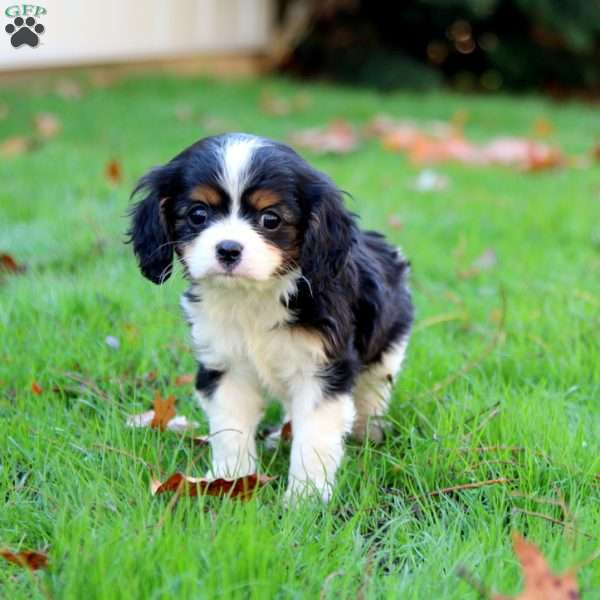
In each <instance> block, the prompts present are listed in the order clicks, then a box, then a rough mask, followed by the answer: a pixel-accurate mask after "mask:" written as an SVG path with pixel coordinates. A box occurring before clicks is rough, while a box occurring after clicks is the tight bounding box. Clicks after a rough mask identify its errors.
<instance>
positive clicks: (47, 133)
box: [33, 113, 62, 140]
mask: <svg viewBox="0 0 600 600" xmlns="http://www.w3.org/2000/svg"><path fill="white" fill-rule="evenodd" d="M33 124H34V126H35V130H36V132H37V133H38V135H39V136H40V137H41V138H43V139H45V140H49V139H51V138H53V137H54V136H56V135H58V134H59V133H60V130H61V129H62V124H61V122H60V120H59V119H58V117H57V116H56V115H53V114H52V113H37V114H36V115H35V116H34V117H33Z"/></svg>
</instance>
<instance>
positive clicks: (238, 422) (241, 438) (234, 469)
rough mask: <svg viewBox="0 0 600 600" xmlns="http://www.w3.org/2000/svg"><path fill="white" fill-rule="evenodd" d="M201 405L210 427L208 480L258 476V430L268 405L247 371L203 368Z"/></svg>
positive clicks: (199, 378)
mask: <svg viewBox="0 0 600 600" xmlns="http://www.w3.org/2000/svg"><path fill="white" fill-rule="evenodd" d="M196 388H197V395H198V401H199V403H200V406H201V407H202V408H203V409H204V412H205V413H206V416H207V418H208V422H209V426H210V445H211V448H212V466H211V469H210V471H209V473H208V474H207V476H208V477H214V478H217V477H226V478H233V477H243V476H244V475H250V474H252V473H255V472H256V439H255V436H256V428H257V426H258V423H259V422H260V419H261V417H262V414H263V410H264V401H263V398H262V396H261V394H260V391H259V388H258V385H257V384H256V382H255V381H254V378H253V377H252V376H251V375H250V374H249V373H246V372H243V371H237V372H236V371H226V372H223V373H222V372H219V371H211V370H206V369H203V368H202V367H200V370H199V372H198V376H197V379H196Z"/></svg>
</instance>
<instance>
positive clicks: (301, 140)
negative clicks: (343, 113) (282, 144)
mask: <svg viewBox="0 0 600 600" xmlns="http://www.w3.org/2000/svg"><path fill="white" fill-rule="evenodd" d="M291 141H292V143H293V144H295V145H296V146H299V147H301V148H306V149H307V150H311V151H313V152H315V153H318V154H347V153H349V152H353V151H355V150H356V149H357V148H358V147H359V144H360V139H359V136H358V134H357V133H356V131H355V129H354V127H352V125H350V123H348V122H347V121H344V120H343V119H338V120H336V121H332V122H331V123H329V124H328V125H326V126H325V127H320V128H314V129H305V130H303V131H297V132H295V133H293V134H292V135H291Z"/></svg>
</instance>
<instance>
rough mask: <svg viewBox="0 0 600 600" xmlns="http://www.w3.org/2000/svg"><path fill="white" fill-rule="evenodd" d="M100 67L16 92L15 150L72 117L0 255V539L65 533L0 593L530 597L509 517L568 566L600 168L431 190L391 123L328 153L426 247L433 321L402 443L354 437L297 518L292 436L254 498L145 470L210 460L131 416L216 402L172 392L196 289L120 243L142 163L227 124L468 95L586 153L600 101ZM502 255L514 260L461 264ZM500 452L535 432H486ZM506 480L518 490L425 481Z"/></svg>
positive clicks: (321, 118) (400, 391) (7, 99)
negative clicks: (461, 570) (69, 86)
mask: <svg viewBox="0 0 600 600" xmlns="http://www.w3.org/2000/svg"><path fill="white" fill-rule="evenodd" d="M82 81H83V87H84V96H83V98H82V99H80V100H71V101H69V100H65V99H63V98H61V97H59V96H57V95H56V94H54V93H53V91H52V90H53V85H52V82H51V81H46V80H44V81H40V82H38V83H36V84H33V85H29V86H21V87H15V88H6V87H5V88H4V89H3V90H2V91H1V93H0V100H1V102H2V103H4V104H6V106H7V107H8V108H9V114H8V116H7V118H5V119H4V120H2V121H0V140H2V139H4V138H7V137H10V136H13V135H20V134H23V133H27V132H28V131H30V130H31V119H32V117H33V115H34V114H35V113H36V112H40V111H46V112H51V113H54V114H56V115H57V116H58V117H59V118H60V119H61V120H62V122H63V131H62V133H61V134H60V135H59V136H57V137H56V138H55V139H53V140H51V141H49V142H48V143H47V144H45V145H44V146H43V147H42V148H41V149H39V150H37V151H35V152H31V153H29V154H26V155H21V156H18V157H15V158H10V159H8V158H3V159H1V162H0V181H1V182H2V183H1V184H0V252H10V253H11V254H12V255H13V256H14V257H15V258H16V259H17V260H18V261H20V262H23V263H25V264H26V265H27V267H28V269H27V272H26V273H24V274H23V275H19V276H10V277H4V278H3V280H2V283H1V284H0V340H1V341H0V460H1V465H0V493H1V498H2V504H1V505H0V546H8V547H11V548H15V549H17V548H24V549H26V548H41V547H46V546H47V547H49V553H50V560H51V568H50V569H49V570H48V571H47V572H38V573H36V574H35V576H34V577H32V576H30V575H29V574H28V573H26V572H24V571H22V570H19V569H16V568H15V567H13V566H11V565H8V564H4V563H2V564H0V596H2V597H5V598H11V599H12V600H17V599H25V598H31V597H33V598H43V597H44V595H45V596H46V597H52V598H55V599H63V598H64V599H80V598H86V599H90V600H91V599H96V598H97V599H101V598H102V599H106V600H109V599H110V600H114V599H117V598H124V599H132V598H157V599H158V598H174V597H177V598H318V597H319V594H322V597H323V598H355V597H362V598H414V599H430V598H444V599H446V598H447V599H457V600H458V599H460V600H465V599H475V598H477V597H478V596H477V593H476V592H475V591H473V590H472V589H471V588H470V587H469V586H468V585H467V584H466V583H464V582H463V581H462V580H461V579H460V578H459V577H458V576H457V574H456V572H457V568H458V567H459V566H461V565H464V566H466V567H467V568H468V569H470V571H471V572H472V573H473V574H474V576H475V577H476V578H478V579H480V580H482V581H483V582H484V584H485V586H487V587H489V588H494V589H496V590H501V591H503V592H504V593H515V592H516V591H517V590H518V589H520V575H519V569H518V566H517V564H516V560H515V558H514V555H513V554H512V550H511V546H510V532H511V531H512V530H519V531H521V532H523V533H525V534H526V535H527V536H528V537H529V538H531V539H532V540H534V541H535V542H536V543H538V544H539V545H540V546H541V548H542V549H543V551H544V553H545V554H546V555H547V556H548V557H549V560H550V562H551V564H552V565H553V567H555V568H556V569H563V568H566V567H568V566H570V565H572V564H575V563H577V562H578V561H581V560H584V559H585V558H586V557H587V556H588V555H589V554H590V553H591V552H593V551H594V550H596V549H597V548H598V547H599V546H600V480H599V478H598V474H600V451H599V450H600V448H599V446H600V444H599V440H600V411H599V406H598V404H599V400H600V342H599V335H598V329H599V327H600V248H599V245H600V241H599V240H600V169H599V168H598V167H597V166H596V167H592V168H586V169H576V168H570V169H566V170H561V171H556V172H546V173H539V174H535V175H531V174H529V175H528V174H521V173H518V172H514V171H510V170H505V169H501V168H485V169H474V168H473V169H470V168H466V167H460V166H444V167H441V168H439V169H438V170H439V171H441V172H443V173H445V174H447V175H448V176H449V177H450V179H451V187H450V189H448V190H447V191H444V192H431V193H419V192H415V191H412V190H411V182H412V181H413V179H414V177H415V176H416V174H417V170H416V169H415V168H414V167H412V166H410V165H409V164H408V163H407V162H406V160H405V159H404V158H402V157H399V156H398V155H394V154H390V153H386V152H385V151H383V150H382V149H381V148H380V146H379V145H378V143H376V142H374V141H371V142H368V143H367V144H366V145H365V146H364V147H363V148H362V149H360V150H359V151H358V152H356V153H354V154H352V155H348V156H343V157H314V156H310V155H308V158H309V159H311V160H312V161H313V162H314V163H315V164H316V165H317V166H318V167H320V168H321V169H323V170H325V171H327V172H328V173H329V174H330V175H331V176H332V177H333V179H334V180H335V181H336V182H337V183H338V184H339V185H340V186H341V187H342V188H344V189H345V190H348V191H350V192H351V193H352V194H353V200H351V201H350V205H351V208H352V209H353V210H355V211H356V212H358V213H359V214H360V215H361V217H362V220H363V223H364V224H365V225H366V226H368V227H372V228H377V229H380V230H382V231H384V232H385V233H386V234H387V235H388V236H389V238H390V239H391V240H392V241H393V242H395V243H400V244H401V245H402V246H403V248H404V249H405V251H406V253H407V254H408V255H409V257H410V258H411V259H412V261H413V265H414V270H413V286H414V292H415V294H414V295H415V302H416V306H417V315H418V316H417V323H416V330H415V334H414V337H413V340H412V345H411V347H410V351H409V356H408V361H407V363H406V368H405V371H404V373H403V376H402V378H401V381H400V383H399V385H398V388H397V391H396V394H395V397H394V402H393V405H392V410H391V418H392V420H393V423H394V428H395V434H394V436H393V437H392V438H390V439H389V440H388V441H387V442H386V443H385V445H383V446H382V447H373V446H366V447H360V446H359V445H356V444H350V446H349V449H348V453H347V458H346V460H345V462H344V465H343V467H342V469H341V472H340V480H339V484H338V486H337V490H336V494H335V498H334V499H333V501H332V502H331V504H330V505H329V506H327V507H321V506H319V505H310V504H309V505H306V506H303V507H301V508H299V509H297V510H288V509H286V508H285V506H284V505H283V502H282V491H283V489H284V486H285V477H286V468H287V454H288V448H286V447H281V448H279V449H277V450H267V449H264V448H263V449H262V451H261V452H262V465H263V468H264V470H265V471H267V472H268V473H269V474H270V475H276V476H277V477H278V478H277V480H276V481H275V482H274V484H273V485H271V486H270V487H268V488H265V489H264V490H262V491H261V492H260V493H259V495H258V496H257V497H256V498H255V499H253V500H252V501H250V502H248V503H238V502H232V501H227V500H219V499H189V498H183V499H181V500H180V501H179V503H178V504H177V505H176V506H175V507H172V506H171V505H170V504H169V498H168V497H157V498H153V497H151V496H150V493H149V478H150V473H149V470H148V468H147V467H146V466H145V465H144V463H143V461H147V462H148V463H150V464H152V465H154V468H155V469H160V471H161V472H162V474H163V475H164V474H170V473H171V472H173V471H175V470H177V469H181V470H184V471H186V472H188V473H190V474H195V475H200V474H201V473H203V471H204V470H205V467H206V459H207V452H206V450H202V449H200V450H199V449H197V448H196V449H195V448H192V447H191V445H190V442H189V441H186V440H185V439H182V438H181V437H178V436H176V435H174V434H170V433H158V432H155V431H150V430H135V431H133V430H130V429H127V428H126V427H125V425H124V421H125V417H126V415H128V414H131V413H134V412H139V411H141V410H143V409H145V407H146V406H147V405H148V404H149V403H150V402H151V398H152V397H153V394H154V392H155V391H156V390H160V391H161V392H163V393H164V394H167V393H175V394H176V395H177V398H178V406H179V410H180V412H183V413H184V414H187V415H188V416H193V418H195V419H201V415H200V411H199V410H198V409H197V408H196V407H195V406H194V404H193V402H192V393H191V392H192V390H191V386H190V387H175V386H174V379H175V377H176V376H177V375H179V374H182V373H188V372H191V371H192V370H193V368H194V361H193V358H192V355H191V354H190V352H189V350H188V341H187V330H186V326H185V324H184V322H183V319H182V318H181V316H180V311H179V308H178V296H179V293H180V292H181V291H182V289H183V288H184V283H183V282H182V281H181V278H178V277H175V278H172V280H171V281H169V282H168V284H166V285H165V286H164V287H162V288H159V287H155V286H153V285H152V284H150V283H149V282H147V281H146V280H144V279H143V278H142V277H141V275H139V273H138V272H137V270H136V266H135V262H134V259H133V257H132V254H131V249H130V248H129V247H127V246H125V245H123V243H122V241H123V239H124V230H125V229H126V226H127V224H126V219H125V218H124V214H125V212H126V209H127V206H128V202H129V200H128V195H129V191H130V190H131V189H132V186H133V184H134V182H135V180H136V178H137V177H139V176H140V175H141V174H142V173H143V172H144V171H145V170H147V169H148V168H149V167H150V166H152V165H155V164H159V163H161V162H164V161H166V160H168V159H169V158H171V157H172V156H173V155H174V154H175V153H177V152H178V151H179V150H180V149H182V148H183V147H184V146H186V145H188V144H190V143H191V142H193V141H195V140H196V139H197V138H199V137H201V136H203V135H205V134H207V133H210V132H212V131H210V130H211V128H212V127H213V126H214V127H217V128H218V127H222V128H227V129H231V130H245V131H251V132H256V133H259V134H264V135H267V136H272V137H275V138H278V139H285V138H286V137H287V136H288V135H289V134H290V133H291V132H292V131H293V130H294V129H297V128H300V127H306V126H313V125H316V124H322V123H325V122H327V121H328V120H330V119H332V118H336V117H343V118H346V119H348V120H350V121H351V122H354V123H357V124H362V123H364V122H366V121H367V120H368V119H369V118H370V117H371V116H372V115H373V114H374V113H377V112H388V113H391V114H394V115H398V116H410V117H414V118H417V119H423V120H426V119H450V118H451V117H452V115H453V114H454V113H455V112H456V111H457V110H463V111H466V113H467V114H468V117H469V120H468V124H467V133H468V134H469V135H471V136H472V137H474V138H476V139H482V140H483V139H488V138H489V137H491V136H493V135H498V134H515V135H524V134H528V133H530V132H531V128H532V124H533V123H534V121H535V119H536V118H539V117H544V118H546V119H548V120H549V121H550V122H551V123H552V124H553V126H554V128H555V132H554V133H553V134H552V135H551V141H554V142H556V143H560V144H561V145H562V146H563V147H564V148H565V149H566V150H567V151H568V152H569V153H571V154H581V153H583V152H586V151H588V150H589V148H590V147H591V146H592V144H593V143H594V142H595V141H596V140H597V139H599V137H600V117H599V115H598V111H597V109H594V108H592V107H588V106H584V105H579V104H563V105H560V106H559V105H553V104H550V103H548V102H547V101H545V100H543V99H538V98H509V97H496V98H464V97H461V96H454V95H448V94H437V95H431V96H421V95H405V94H403V95H389V96H381V95H377V94H375V93H372V92H366V91H353V90H350V89H341V88H329V87H322V86H300V85H297V84H292V83H289V82H285V81H278V80H255V81H249V82H238V83H222V82H221V83H219V82H215V81H208V80H204V79H177V78H167V77H147V78H142V79H130V80H124V81H122V82H120V83H116V84H115V85H113V86H111V87H108V88H94V87H93V86H91V85H88V84H87V83H86V81H87V80H86V79H85V77H83V80H82ZM264 88H268V89H270V90H272V91H273V92H274V93H277V94H283V95H284V96H292V95H293V94H295V93H296V92H298V91H299V90H302V91H303V92H306V93H307V94H308V95H309V97H310V100H311V102H310V104H309V106H308V107H306V108H305V109H304V110H301V111H298V112H295V113H293V114H291V115H288V116H286V117H275V116H271V115H267V114H264V113H263V112H261V110H260V107H259V98H260V94H261V90H263V89H264ZM181 106H184V107H186V106H187V107H190V108H191V109H192V115H191V118H190V119H189V120H187V121H182V120H179V119H177V118H176V116H175V115H176V113H177V112H182V109H181ZM113 157H116V158H118V159H119V160H120V161H121V163H122V166H123V173H124V181H123V183H122V184H120V185H118V186H116V187H111V185H109V184H108V183H107V182H106V181H105V178H104V174H103V171H104V167H105V165H106V163H107V162H108V161H109V160H110V159H111V158H113ZM391 214H393V215H396V216H398V217H399V218H400V219H401V221H402V222H403V224H404V226H403V228H402V229H401V230H398V229H396V228H392V227H391V226H390V225H389V222H388V219H389V215H391ZM488 248H491V249H493V250H494V251H495V252H496V253H497V255H498V264H497V266H495V267H494V268H492V269H490V270H487V271H485V272H483V273H482V274H481V275H479V276H477V277H473V278H469V279H461V278H459V277H457V272H459V271H461V270H464V269H465V268H468V266H469V265H470V264H471V262H472V261H473V259H475V258H476V257H477V256H479V255H481V254H482V252H484V251H485V250H486V249H488ZM503 296H504V298H505V304H506V318H505V324H504V327H503V329H502V331H501V332H500V333H498V327H499V325H498V320H499V319H498V317H499V314H500V312H499V311H502V305H503V301H502V297H503ZM461 315H462V316H461ZM445 316H446V317H447V318H445ZM457 316H461V318H457ZM437 317H440V319H439V321H440V322H437V321H438V319H437ZM109 335H112V336H116V337H117V338H119V340H120V348H119V349H117V350H115V349H113V348H111V347H109V346H108V345H107V344H106V343H105V338H106V336H109ZM495 336H496V337H497V339H498V340H499V343H497V344H496V345H493V344H492V343H491V341H492V340H494V339H495ZM492 346H493V347H492ZM466 367H470V368H466ZM152 371H155V372H156V373H157V375H158V378H157V379H156V380H155V381H153V382H148V381H146V380H145V375H146V374H147V373H149V372H152ZM69 373H71V374H72V373H76V374H78V376H79V377H81V378H83V379H84V380H85V381H86V382H87V384H86V385H81V384H80V383H77V382H76V381H74V380H73V378H72V376H69V375H68V374H69ZM34 380H35V381H37V382H39V384H40V385H41V386H42V387H43V389H44V393H43V394H42V395H35V394H33V393H32V391H31V383H32V381H34ZM439 382H446V385H445V386H444V387H443V388H442V389H439V390H437V388H436V384H438V383H439ZM436 390H437V391H436ZM494 406H497V408H498V410H494V408H493V407H494ZM274 417H275V412H274V411H271V414H270V418H274ZM489 446H510V447H515V448H520V449H521V450H515V451H509V450H497V449H496V450H490V451H487V452H481V451H476V450H474V449H477V448H483V447H489ZM494 478H507V479H509V480H510V483H509V484H504V485H496V486H487V487H483V488H481V489H474V490H466V491H462V492H459V493H456V494H447V495H442V496H440V497H435V498H431V497H428V492H431V491H433V490H436V489H439V488H444V487H448V486H454V485H458V484H463V483H470V482H477V481H484V480H488V479H494ZM557 490H560V493H562V494H563V495H564V497H565V499H566V501H567V502H568V504H569V506H570V509H571V511H572V512H573V514H574V516H575V519H576V526H577V529H578V531H579V534H578V535H577V536H576V539H575V540H574V543H571V542H570V538H569V536H567V537H565V536H564V535H563V528H562V527H561V526H560V525H556V524H553V523H552V522H550V521H548V520H544V519H541V518H539V517H533V516H528V515H525V514H523V513H522V512H519V510H529V511H537V512H543V513H546V514H547V515H549V516H550V517H552V518H554V519H558V520H562V519H563V515H562V513H561V510H560V508H559V507H557V506H554V505H551V504H544V503H541V502H539V498H543V497H554V498H556V497H557V493H558V492H557ZM515 492H518V493H520V494H522V495H524V496H525V497H516V496H515ZM415 497H416V499H415ZM586 534H587V537H586ZM571 537H573V536H571ZM579 581H580V584H581V587H582V590H583V597H584V598H590V599H591V598H598V597H600V561H597V562H596V563H593V564H591V565H589V566H586V567H585V568H584V569H582V571H581V573H580V576H579Z"/></svg>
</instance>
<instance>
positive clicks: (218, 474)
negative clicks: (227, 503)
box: [206, 459, 256, 479]
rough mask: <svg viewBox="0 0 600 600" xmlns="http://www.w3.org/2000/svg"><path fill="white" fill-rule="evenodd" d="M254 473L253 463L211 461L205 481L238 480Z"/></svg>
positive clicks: (249, 461) (248, 461) (246, 461)
mask: <svg viewBox="0 0 600 600" xmlns="http://www.w3.org/2000/svg"><path fill="white" fill-rule="evenodd" d="M254 473H256V463H255V461H253V460H251V459H248V460H245V461H241V462H240V461H213V462H212V464H211V466H210V469H209V470H208V472H207V473H206V478H207V479H238V478H239V477H245V476H246V475H253V474H254Z"/></svg>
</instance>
